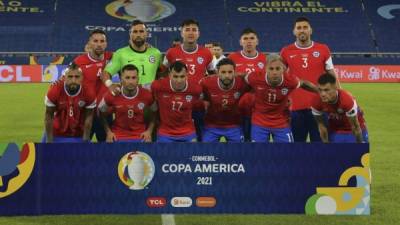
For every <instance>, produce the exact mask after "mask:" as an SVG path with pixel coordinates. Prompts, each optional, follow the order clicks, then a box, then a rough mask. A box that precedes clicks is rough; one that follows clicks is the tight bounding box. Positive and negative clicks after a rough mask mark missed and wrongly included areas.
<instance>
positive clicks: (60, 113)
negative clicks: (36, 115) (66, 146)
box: [45, 80, 96, 137]
mask: <svg viewBox="0 0 400 225" xmlns="http://www.w3.org/2000/svg"><path fill="white" fill-rule="evenodd" d="M45 104H46V106H48V107H55V108H56V111H55V114H54V120H53V135H54V136H59V137H82V135H83V125H84V120H85V114H84V112H85V109H94V108H95V107H96V96H95V93H94V92H92V91H91V89H88V88H86V87H83V86H80V89H79V91H78V92H77V93H76V94H75V95H70V94H68V93H67V91H66V89H65V85H64V81H62V80H60V81H57V82H56V83H54V84H53V85H51V86H50V88H49V90H48V92H47V95H46V97H45Z"/></svg>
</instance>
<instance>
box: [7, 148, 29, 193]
mask: <svg viewBox="0 0 400 225" xmlns="http://www.w3.org/2000/svg"><path fill="white" fill-rule="evenodd" d="M35 158H36V156H35V145H34V144H33V143H26V144H24V145H23V146H22V147H21V148H19V147H18V145H16V144H15V143H10V144H8V145H6V146H2V145H0V198H4V197H6V196H8V195H11V194H13V193H14V192H16V191H18V190H19V189H20V188H21V187H22V186H23V185H24V184H25V182H26V181H27V180H28V178H29V177H30V176H31V174H32V170H33V166H34V165H35Z"/></svg>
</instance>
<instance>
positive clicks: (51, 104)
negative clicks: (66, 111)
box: [44, 95, 56, 107]
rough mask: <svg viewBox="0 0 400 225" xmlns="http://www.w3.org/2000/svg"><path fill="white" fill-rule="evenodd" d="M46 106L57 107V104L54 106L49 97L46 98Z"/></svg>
mask: <svg viewBox="0 0 400 225" xmlns="http://www.w3.org/2000/svg"><path fill="white" fill-rule="evenodd" d="M44 104H45V105H46V106H48V107H56V104H54V103H53V102H52V101H50V99H49V98H48V97H47V95H46V96H45V97H44Z"/></svg>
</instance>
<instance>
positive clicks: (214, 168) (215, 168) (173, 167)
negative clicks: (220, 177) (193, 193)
mask: <svg viewBox="0 0 400 225" xmlns="http://www.w3.org/2000/svg"><path fill="white" fill-rule="evenodd" d="M161 169H162V171H163V172H164V173H192V172H194V173H245V172H246V171H245V168H244V166H243V164H241V163H240V164H236V163H233V164H223V163H220V164H216V163H215V164H211V163H210V164H196V165H195V167H194V171H193V170H192V167H191V166H190V164H163V165H162V167H161Z"/></svg>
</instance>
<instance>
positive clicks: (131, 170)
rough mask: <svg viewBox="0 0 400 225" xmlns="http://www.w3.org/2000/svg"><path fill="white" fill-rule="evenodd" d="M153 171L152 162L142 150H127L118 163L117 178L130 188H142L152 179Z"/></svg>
mask: <svg viewBox="0 0 400 225" xmlns="http://www.w3.org/2000/svg"><path fill="white" fill-rule="evenodd" d="M154 172H155V166H154V162H153V160H152V159H151V157H150V156H149V155H148V154H146V153H144V152H139V151H133V152H129V153H127V154H125V155H124V156H123V157H122V158H121V160H120V161H119V164H118V176H119V179H120V180H121V181H122V183H124V184H125V185H126V186H128V187H129V189H131V190H142V189H144V188H145V187H146V186H147V185H148V184H149V183H150V181H151V180H152V179H153V177H154Z"/></svg>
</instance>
